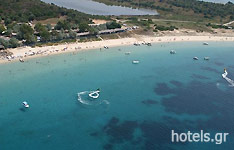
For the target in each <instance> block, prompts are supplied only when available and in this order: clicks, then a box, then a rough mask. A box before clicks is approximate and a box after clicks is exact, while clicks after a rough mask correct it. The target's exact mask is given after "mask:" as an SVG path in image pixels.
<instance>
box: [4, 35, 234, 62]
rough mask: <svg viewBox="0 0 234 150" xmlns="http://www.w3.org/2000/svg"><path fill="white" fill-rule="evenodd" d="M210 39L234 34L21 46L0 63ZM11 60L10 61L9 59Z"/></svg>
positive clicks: (213, 39)
mask: <svg viewBox="0 0 234 150" xmlns="http://www.w3.org/2000/svg"><path fill="white" fill-rule="evenodd" d="M209 41H217V42H219V41H220V42H221V41H228V42H234V36H208V35H207V36H198V35H197V36H158V37H153V36H139V37H136V38H133V37H131V38H121V39H110V40H103V41H92V42H84V43H79V42H76V43H67V44H60V45H56V46H42V47H35V48H32V47H28V46H27V47H19V48H15V49H8V50H9V51H10V52H12V53H13V55H12V56H13V57H12V58H9V59H7V58H5V59H0V64H3V63H10V62H15V61H19V59H20V58H21V59H23V60H26V59H32V58H36V57H44V56H48V55H56V54H62V53H68V52H79V51H84V50H91V49H100V48H104V46H107V47H109V48H111V47H118V46H127V45H133V44H134V43H139V44H141V43H168V42H209ZM9 60H10V61H9Z"/></svg>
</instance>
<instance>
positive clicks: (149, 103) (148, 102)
mask: <svg viewBox="0 0 234 150" xmlns="http://www.w3.org/2000/svg"><path fill="white" fill-rule="evenodd" d="M141 103H143V104H145V105H147V106H149V105H156V104H158V102H157V101H155V100H151V99H149V100H143V101H141Z"/></svg>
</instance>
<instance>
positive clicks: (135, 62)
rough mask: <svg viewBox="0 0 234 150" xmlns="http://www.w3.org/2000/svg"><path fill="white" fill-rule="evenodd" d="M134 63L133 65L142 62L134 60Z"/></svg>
mask: <svg viewBox="0 0 234 150" xmlns="http://www.w3.org/2000/svg"><path fill="white" fill-rule="evenodd" d="M132 63H133V64H139V63H140V61H139V60H133V61H132Z"/></svg>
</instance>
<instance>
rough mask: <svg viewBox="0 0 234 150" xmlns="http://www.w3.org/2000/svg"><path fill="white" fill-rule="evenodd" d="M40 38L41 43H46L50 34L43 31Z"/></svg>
mask: <svg viewBox="0 0 234 150" xmlns="http://www.w3.org/2000/svg"><path fill="white" fill-rule="evenodd" d="M40 36H41V41H42V42H47V41H49V40H50V37H51V36H50V33H49V32H48V31H47V30H43V31H41V32H40Z"/></svg>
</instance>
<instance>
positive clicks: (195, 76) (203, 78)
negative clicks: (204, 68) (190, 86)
mask: <svg viewBox="0 0 234 150" xmlns="http://www.w3.org/2000/svg"><path fill="white" fill-rule="evenodd" d="M192 78H193V79H201V80H208V79H210V78H208V77H205V76H203V75H199V74H193V75H192Z"/></svg>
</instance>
